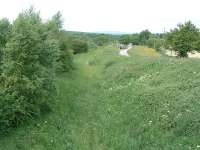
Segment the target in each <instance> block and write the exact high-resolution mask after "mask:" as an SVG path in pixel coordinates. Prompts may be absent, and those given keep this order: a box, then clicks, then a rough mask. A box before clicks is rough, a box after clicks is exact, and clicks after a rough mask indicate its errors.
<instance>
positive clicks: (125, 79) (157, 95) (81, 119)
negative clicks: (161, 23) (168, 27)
mask: <svg viewBox="0 0 200 150" xmlns="http://www.w3.org/2000/svg"><path fill="white" fill-rule="evenodd" d="M129 53H130V55H131V57H123V56H119V55H118V50H117V49H116V48H114V47H112V46H108V47H103V48H100V49H97V50H94V51H91V52H89V53H87V54H81V55H77V56H76V57H75V64H76V66H77V68H76V70H74V71H73V72H72V73H70V74H68V75H66V74H64V75H62V76H60V77H59V78H58V81H57V85H58V89H59V94H58V99H57V104H58V105H57V106H55V111H54V112H52V113H51V114H48V115H46V116H44V118H41V119H39V120H36V121H33V122H31V123H30V124H29V125H26V126H24V127H21V128H20V129H18V130H17V131H15V132H12V133H10V135H8V136H7V137H5V138H1V139H0V149H2V150H18V149H19V150H29V149H30V150H68V149H75V150H137V149H142V150H145V149H146V150H156V149H162V150H169V149H176V150H177V149H180V150H186V149H187V150H188V149H197V148H198V145H200V117H199V116H200V92H199V91H200V73H199V70H200V62H199V60H195V59H193V60H192V59H176V58H169V57H165V56H161V55H159V54H158V53H157V52H155V51H154V50H153V49H147V48H145V47H135V48H133V49H131V50H130V51H129Z"/></svg>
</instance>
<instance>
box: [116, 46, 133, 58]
mask: <svg viewBox="0 0 200 150" xmlns="http://www.w3.org/2000/svg"><path fill="white" fill-rule="evenodd" d="M131 48H132V46H128V48H126V49H122V50H120V52H119V55H121V56H127V57H129V54H128V50H129V49H131Z"/></svg>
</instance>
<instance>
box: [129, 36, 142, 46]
mask: <svg viewBox="0 0 200 150" xmlns="http://www.w3.org/2000/svg"><path fill="white" fill-rule="evenodd" d="M130 42H131V43H132V44H133V45H139V44H140V39H139V35H138V34H132V35H131V36H130Z"/></svg>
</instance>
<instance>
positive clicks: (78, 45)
mask: <svg viewBox="0 0 200 150" xmlns="http://www.w3.org/2000/svg"><path fill="white" fill-rule="evenodd" d="M72 49H73V50H74V54H78V53H85V52H87V51H88V44H87V42H85V41H82V40H78V39H76V40H73V41H72Z"/></svg>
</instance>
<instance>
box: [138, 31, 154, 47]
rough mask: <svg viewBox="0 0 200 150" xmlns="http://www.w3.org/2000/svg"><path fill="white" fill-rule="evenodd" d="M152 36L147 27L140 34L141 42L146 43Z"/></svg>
mask: <svg viewBox="0 0 200 150" xmlns="http://www.w3.org/2000/svg"><path fill="white" fill-rule="evenodd" d="M150 36H151V32H150V31H149V30H147V29H146V30H144V31H142V32H140V35H139V40H140V44H142V45H145V44H146V41H147V40H148V39H149V38H150Z"/></svg>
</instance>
